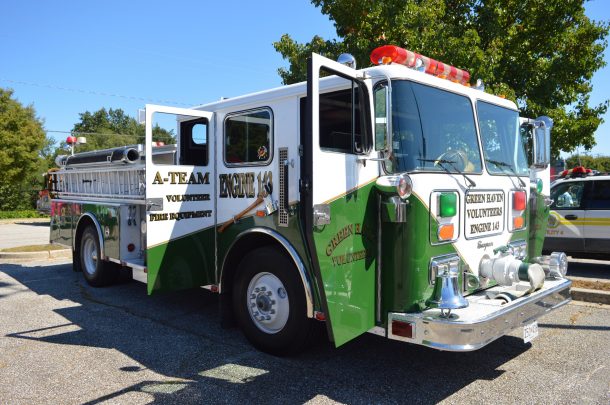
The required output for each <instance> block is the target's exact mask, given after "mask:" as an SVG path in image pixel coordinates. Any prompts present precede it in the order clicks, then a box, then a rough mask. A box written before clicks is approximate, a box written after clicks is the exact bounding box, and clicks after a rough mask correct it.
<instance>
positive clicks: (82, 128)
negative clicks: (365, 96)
mask: <svg viewBox="0 0 610 405" xmlns="http://www.w3.org/2000/svg"><path fill="white" fill-rule="evenodd" d="M72 132H73V133H74V135H75V136H84V137H85V138H87V143H85V144H79V145H76V147H75V152H86V151H90V150H98V149H108V148H114V147H119V146H125V145H135V144H138V143H144V133H145V127H144V125H142V124H140V123H138V122H137V121H136V119H135V118H133V117H130V116H129V115H127V114H125V112H124V111H123V110H121V109H120V108H119V109H112V108H110V109H108V110H106V109H105V108H101V109H100V110H98V111H95V112H93V113H91V112H89V111H86V112H84V113H81V114H80V122H78V123H76V124H74V127H73V128H72ZM153 140H155V141H162V142H165V143H166V144H173V143H176V137H175V135H174V133H173V131H168V130H166V129H164V128H161V127H159V126H158V125H155V126H154V127H153ZM69 150H70V147H69V146H68V145H67V144H66V143H65V142H62V143H61V144H60V146H59V150H58V151H57V152H56V153H55V155H58V154H65V153H67V151H69Z"/></svg>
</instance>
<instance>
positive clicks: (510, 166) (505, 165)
mask: <svg viewBox="0 0 610 405" xmlns="http://www.w3.org/2000/svg"><path fill="white" fill-rule="evenodd" d="M485 161H486V162H489V163H493V164H494V165H496V166H497V167H506V168H508V170H510V172H511V173H512V174H513V175H514V176H515V177H516V178H517V180H519V184H520V185H521V187H525V183H524V182H523V180H521V178H520V177H519V175H518V174H517V172H516V171H515V169H513V166H512V165H509V164H508V163H506V162H501V161H499V160H493V159H485Z"/></svg>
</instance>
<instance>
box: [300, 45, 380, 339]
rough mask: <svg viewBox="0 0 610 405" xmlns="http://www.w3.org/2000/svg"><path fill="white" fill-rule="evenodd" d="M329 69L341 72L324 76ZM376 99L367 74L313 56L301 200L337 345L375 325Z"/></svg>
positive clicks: (324, 300) (308, 90)
mask: <svg viewBox="0 0 610 405" xmlns="http://www.w3.org/2000/svg"><path fill="white" fill-rule="evenodd" d="M321 71H326V72H327V73H330V74H331V75H335V77H329V78H324V79H322V80H320V72H321ZM321 88H322V89H323V90H321ZM370 99H371V97H370V86H369V85H367V83H366V82H365V81H364V80H363V79H362V76H361V73H359V72H357V71H356V70H354V69H352V68H349V67H347V66H344V65H341V64H338V63H336V62H334V61H331V60H329V59H326V58H324V57H322V56H319V55H316V54H313V55H312V58H311V60H310V64H309V72H308V82H307V109H306V110H307V118H306V126H307V128H306V131H305V134H303V139H302V143H303V164H302V173H301V191H302V195H301V198H302V201H304V209H305V213H304V218H305V219H304V228H305V233H306V235H307V240H308V247H309V249H310V255H311V258H312V262H313V268H314V273H315V276H316V282H317V283H316V284H317V285H318V288H319V289H320V296H321V300H322V307H323V310H324V312H325V314H326V318H327V322H326V325H327V328H328V332H329V336H330V337H331V339H332V340H333V341H334V342H335V345H336V346H339V345H342V344H344V343H346V342H348V341H349V340H351V339H353V338H355V337H356V336H359V335H360V334H362V333H364V332H366V331H368V330H370V329H371V328H372V327H373V326H375V297H376V294H375V287H376V282H375V280H376V277H375V274H376V263H377V261H376V256H377V242H376V241H377V209H376V207H377V198H376V193H375V190H374V185H375V179H376V178H377V177H378V173H379V164H378V162H374V161H368V164H367V161H366V158H367V157H372V156H373V154H374V152H373V151H372V147H371V146H372V145H371V143H372V141H371V139H372V137H371V131H372V125H371V120H370V117H371V111H372V110H371V107H370V103H369V100H370Z"/></svg>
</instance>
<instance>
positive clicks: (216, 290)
mask: <svg viewBox="0 0 610 405" xmlns="http://www.w3.org/2000/svg"><path fill="white" fill-rule="evenodd" d="M210 291H212V292H213V293H217V292H218V286H217V285H212V286H211V287H210Z"/></svg>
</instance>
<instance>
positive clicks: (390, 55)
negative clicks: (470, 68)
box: [371, 45, 470, 86]
mask: <svg viewBox="0 0 610 405" xmlns="http://www.w3.org/2000/svg"><path fill="white" fill-rule="evenodd" d="M371 62H372V63H373V64H375V65H389V64H390V63H398V64H401V65H404V66H407V67H410V68H420V67H421V68H423V70H424V72H426V73H428V74H431V75H434V76H437V77H440V78H441V79H448V80H451V81H452V82H456V83H460V84H462V85H464V86H469V85H470V83H469V82H470V73H468V72H467V71H465V70H462V69H458V68H456V67H454V66H451V65H447V64H446V63H443V62H439V61H437V60H434V59H432V58H429V57H427V56H423V55H420V54H418V53H415V52H412V51H408V50H406V49H403V48H400V47H398V46H395V45H384V46H380V47H379V48H376V49H374V50H373V52H371Z"/></svg>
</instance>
